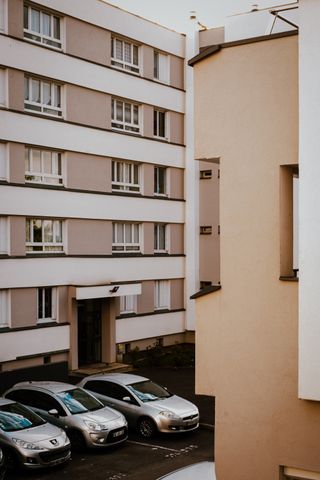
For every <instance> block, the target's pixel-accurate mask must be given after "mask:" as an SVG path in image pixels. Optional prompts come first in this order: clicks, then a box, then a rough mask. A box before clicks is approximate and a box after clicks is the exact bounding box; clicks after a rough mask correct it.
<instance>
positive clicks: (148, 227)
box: [140, 222, 154, 255]
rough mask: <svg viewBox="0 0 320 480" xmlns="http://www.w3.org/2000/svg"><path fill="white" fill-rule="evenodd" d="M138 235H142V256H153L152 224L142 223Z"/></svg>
mask: <svg viewBox="0 0 320 480" xmlns="http://www.w3.org/2000/svg"><path fill="white" fill-rule="evenodd" d="M140 234H141V235H143V254H144V255H153V254H154V224H153V223H151V222H145V223H143V225H142V227H141V230H140Z"/></svg>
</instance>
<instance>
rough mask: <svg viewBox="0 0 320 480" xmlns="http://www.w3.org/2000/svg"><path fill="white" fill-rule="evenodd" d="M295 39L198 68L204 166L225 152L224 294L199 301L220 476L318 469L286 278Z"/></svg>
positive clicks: (313, 410) (315, 422)
mask: <svg viewBox="0 0 320 480" xmlns="http://www.w3.org/2000/svg"><path fill="white" fill-rule="evenodd" d="M297 43H298V37H297V36H295V37H285V38H279V39H274V40H269V41H264V42H258V43H252V44H248V45H242V46H235V47H230V48H225V49H223V50H221V51H220V52H219V53H217V54H216V55H213V56H211V57H209V58H207V59H205V60H203V61H202V62H200V63H198V64H197V65H195V68H194V70H195V92H196V99H195V124H196V158H205V157H206V158H210V157H216V156H221V164H220V169H221V178H220V222H221V238H220V241H221V284H222V289H221V290H219V291H217V292H215V293H212V294H210V295H207V296H204V297H200V298H199V299H198V300H197V301H196V310H197V315H196V317H197V330H196V332H197V334H196V335H197V337H196V342H197V351H196V364H197V369H196V390H197V392H198V393H203V394H208V395H215V396H216V410H215V411H216V423H215V460H216V470H217V478H219V479H221V480H224V479H226V480H229V479H232V478H238V479H241V480H242V479H243V480H249V479H250V480H251V479H255V478H259V480H278V479H279V466H280V465H291V466H295V467H297V468H299V467H300V468H304V469H306V470H311V471H319V470H320V463H319V454H318V449H317V448H315V445H317V443H318V438H319V422H320V404H319V402H307V401H303V400H299V399H298V384H297V380H298V379H297V367H298V351H297V345H298V284H297V283H296V282H282V281H280V280H279V274H280V246H279V243H280V242H279V238H280V214H279V212H280V194H279V176H280V175H279V170H280V168H279V166H280V164H293V163H297V159H298V45H297ZM235 79H236V81H235ZM208 80H210V81H208ZM240 120H241V121H240Z"/></svg>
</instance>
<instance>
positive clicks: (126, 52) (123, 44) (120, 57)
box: [111, 37, 139, 73]
mask: <svg viewBox="0 0 320 480" xmlns="http://www.w3.org/2000/svg"><path fill="white" fill-rule="evenodd" d="M111 65H113V66H114V67H117V68H122V69H124V70H129V71H130V72H133V73H139V47H138V45H134V44H133V43H130V42H127V41H124V40H120V39H119V38H114V37H113V38H112V40H111Z"/></svg>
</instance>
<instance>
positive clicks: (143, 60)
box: [139, 45, 154, 80]
mask: <svg viewBox="0 0 320 480" xmlns="http://www.w3.org/2000/svg"><path fill="white" fill-rule="evenodd" d="M153 52H154V50H153V48H152V47H150V46H149V45H141V47H140V49H139V54H140V64H141V65H142V76H143V77H145V78H149V79H150V80H153V67H154V65H153Z"/></svg>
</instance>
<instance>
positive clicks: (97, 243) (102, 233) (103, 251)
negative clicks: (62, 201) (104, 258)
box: [66, 219, 112, 255]
mask: <svg viewBox="0 0 320 480" xmlns="http://www.w3.org/2000/svg"><path fill="white" fill-rule="evenodd" d="M66 223H67V231H68V234H67V238H68V253H69V254H70V255H111V253H112V250H111V249H112V222H109V221H105V220H82V219H80V220H78V219H68V220H67V221H66Z"/></svg>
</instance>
